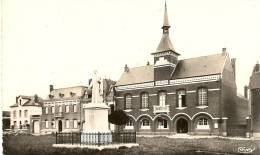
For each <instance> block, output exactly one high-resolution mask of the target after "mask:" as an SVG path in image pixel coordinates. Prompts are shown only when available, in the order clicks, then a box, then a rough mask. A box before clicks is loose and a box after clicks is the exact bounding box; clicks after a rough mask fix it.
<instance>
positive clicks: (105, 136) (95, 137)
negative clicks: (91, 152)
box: [56, 132, 136, 146]
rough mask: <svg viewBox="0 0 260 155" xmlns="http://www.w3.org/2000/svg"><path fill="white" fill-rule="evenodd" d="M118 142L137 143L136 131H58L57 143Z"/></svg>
mask: <svg viewBox="0 0 260 155" xmlns="http://www.w3.org/2000/svg"><path fill="white" fill-rule="evenodd" d="M116 143H136V132H109V133H103V132H97V133H83V132H72V133H58V132H56V144H72V145H74V144H80V145H98V146H100V145H108V144H116Z"/></svg>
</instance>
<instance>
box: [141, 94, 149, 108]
mask: <svg viewBox="0 0 260 155" xmlns="http://www.w3.org/2000/svg"><path fill="white" fill-rule="evenodd" d="M141 97H142V108H143V109H144V108H148V93H143V94H142V95H141Z"/></svg>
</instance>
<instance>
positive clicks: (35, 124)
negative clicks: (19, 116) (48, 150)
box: [33, 121, 40, 134]
mask: <svg viewBox="0 0 260 155" xmlns="http://www.w3.org/2000/svg"><path fill="white" fill-rule="evenodd" d="M33 132H34V133H36V134H38V133H40V123H39V121H34V122H33Z"/></svg>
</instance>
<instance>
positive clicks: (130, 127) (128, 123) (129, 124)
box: [125, 119, 134, 129]
mask: <svg viewBox="0 0 260 155" xmlns="http://www.w3.org/2000/svg"><path fill="white" fill-rule="evenodd" d="M125 129H134V124H133V121H132V120H131V119H130V120H129V121H128V122H127V123H126V125H125Z"/></svg>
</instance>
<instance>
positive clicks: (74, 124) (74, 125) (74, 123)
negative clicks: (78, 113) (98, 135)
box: [73, 119, 78, 129]
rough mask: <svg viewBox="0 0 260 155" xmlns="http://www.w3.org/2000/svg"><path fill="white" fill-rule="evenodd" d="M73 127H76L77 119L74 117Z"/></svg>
mask: <svg viewBox="0 0 260 155" xmlns="http://www.w3.org/2000/svg"><path fill="white" fill-rule="evenodd" d="M73 128H74V129H76V128H78V121H77V120H76V119H74V120H73Z"/></svg>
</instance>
